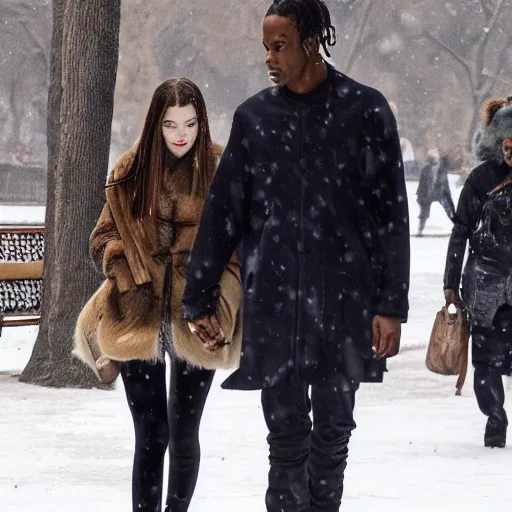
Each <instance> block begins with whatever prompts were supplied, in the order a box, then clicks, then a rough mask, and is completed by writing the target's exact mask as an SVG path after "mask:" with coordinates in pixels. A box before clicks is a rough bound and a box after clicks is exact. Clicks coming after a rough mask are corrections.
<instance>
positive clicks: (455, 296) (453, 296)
mask: <svg viewBox="0 0 512 512" xmlns="http://www.w3.org/2000/svg"><path fill="white" fill-rule="evenodd" d="M444 298H445V300H446V306H449V305H450V304H455V305H456V306H459V307H460V305H461V303H462V301H461V300H460V295H459V291H458V290H453V289H451V288H447V289H446V290H445V291H444Z"/></svg>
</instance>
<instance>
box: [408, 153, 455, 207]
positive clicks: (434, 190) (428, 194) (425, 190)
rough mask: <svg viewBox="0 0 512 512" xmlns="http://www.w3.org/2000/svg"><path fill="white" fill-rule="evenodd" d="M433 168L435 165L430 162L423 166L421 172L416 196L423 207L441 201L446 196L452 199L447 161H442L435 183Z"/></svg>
mask: <svg viewBox="0 0 512 512" xmlns="http://www.w3.org/2000/svg"><path fill="white" fill-rule="evenodd" d="M432 167H433V164H432V163H431V162H428V163H426V164H424V165H423V166H422V168H421V171H420V180H419V183H418V189H417V191H416V196H417V199H418V204H419V205H421V206H423V205H430V204H432V203H433V202H434V201H439V200H441V199H442V198H443V197H445V196H448V197H451V192H450V184H449V182H448V172H447V166H446V162H445V160H444V159H442V160H441V162H440V163H439V170H438V173H437V179H436V180H435V181H434V176H433V173H432Z"/></svg>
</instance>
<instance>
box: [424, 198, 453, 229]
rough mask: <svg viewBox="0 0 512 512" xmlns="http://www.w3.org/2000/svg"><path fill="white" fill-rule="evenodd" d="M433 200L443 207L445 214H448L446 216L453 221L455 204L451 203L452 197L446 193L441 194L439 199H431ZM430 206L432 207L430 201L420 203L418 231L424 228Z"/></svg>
mask: <svg viewBox="0 0 512 512" xmlns="http://www.w3.org/2000/svg"><path fill="white" fill-rule="evenodd" d="M433 202H438V203H439V204H440V205H441V206H442V207H443V209H444V211H445V212H446V215H447V216H448V218H449V219H450V220H451V221H453V220H454V219H455V205H454V204H453V199H452V196H451V195H450V194H446V195H444V196H442V197H441V198H440V199H438V200H437V201H433ZM431 207H432V203H424V204H420V215H419V219H420V224H419V228H418V232H419V233H422V232H423V230H424V229H425V224H426V223H427V220H428V219H429V217H430V208H431Z"/></svg>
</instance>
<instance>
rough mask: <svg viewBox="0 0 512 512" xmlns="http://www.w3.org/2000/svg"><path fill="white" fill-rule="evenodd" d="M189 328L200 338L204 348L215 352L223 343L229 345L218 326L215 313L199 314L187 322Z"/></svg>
mask: <svg viewBox="0 0 512 512" xmlns="http://www.w3.org/2000/svg"><path fill="white" fill-rule="evenodd" d="M188 326H189V328H190V330H191V331H192V332H193V333H194V334H195V335H196V336H197V337H198V338H199V339H200V340H201V342H202V343H203V346H204V348H205V349H206V350H208V351H210V352H215V350H217V349H218V348H219V347H222V346H223V345H229V342H227V341H226V337H225V336H224V333H223V332H222V329H221V328H220V324H219V319H218V318H217V315H211V316H207V315H205V316H201V317H199V318H196V319H195V320H194V321H193V322H188Z"/></svg>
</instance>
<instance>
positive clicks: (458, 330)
mask: <svg viewBox="0 0 512 512" xmlns="http://www.w3.org/2000/svg"><path fill="white" fill-rule="evenodd" d="M468 349H469V325H468V317H467V312H466V311H464V310H462V309H460V308H459V307H457V312H456V314H453V315H450V314H449V313H448V307H447V306H443V308H442V309H441V310H440V311H438V312H437V315H436V319H435V321H434V326H433V327H432V333H431V335H430V341H429V344H428V349H427V357H426V361H425V362H426V365H427V368H428V369H429V370H430V371H431V372H434V373H439V374H441V375H458V376H459V378H458V379H457V384H456V388H457V390H456V392H455V394H456V395H460V394H461V391H462V387H463V386H464V381H465V380H466V373H467V370H468Z"/></svg>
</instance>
